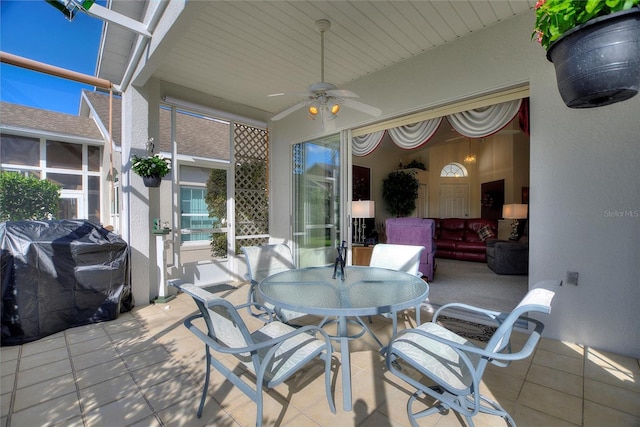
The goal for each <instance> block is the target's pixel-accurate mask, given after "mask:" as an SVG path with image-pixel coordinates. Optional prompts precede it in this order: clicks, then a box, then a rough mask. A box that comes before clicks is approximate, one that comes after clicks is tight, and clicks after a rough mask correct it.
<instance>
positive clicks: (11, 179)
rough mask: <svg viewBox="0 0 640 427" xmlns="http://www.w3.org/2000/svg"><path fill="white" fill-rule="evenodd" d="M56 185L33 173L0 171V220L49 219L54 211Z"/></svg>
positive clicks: (57, 196) (56, 208) (56, 202)
mask: <svg viewBox="0 0 640 427" xmlns="http://www.w3.org/2000/svg"><path fill="white" fill-rule="evenodd" d="M60 188H61V187H60V186H59V185H57V184H54V183H52V182H51V181H47V180H42V179H40V178H37V177H35V176H24V175H22V174H20V173H17V172H0V220H1V221H21V220H39V219H50V218H52V217H53V215H55V214H56V212H58V204H59V201H60Z"/></svg>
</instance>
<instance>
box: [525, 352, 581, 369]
mask: <svg viewBox="0 0 640 427" xmlns="http://www.w3.org/2000/svg"><path fill="white" fill-rule="evenodd" d="M533 363H534V364H538V365H542V366H546V367H548V368H553V369H557V370H559V371H564V372H567V373H569V374H573V375H582V374H583V371H584V362H583V360H582V359H580V358H576V357H571V356H565V355H563V354H559V353H554V352H551V351H547V350H540V349H538V350H537V351H536V354H535V356H534V358H533Z"/></svg>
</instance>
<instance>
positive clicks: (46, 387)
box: [13, 374, 77, 411]
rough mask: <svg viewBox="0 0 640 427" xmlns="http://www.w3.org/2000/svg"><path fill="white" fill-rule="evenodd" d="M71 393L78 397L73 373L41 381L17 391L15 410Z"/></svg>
mask: <svg viewBox="0 0 640 427" xmlns="http://www.w3.org/2000/svg"><path fill="white" fill-rule="evenodd" d="M70 393H73V395H74V397H77V394H76V384H75V382H74V379H73V375H72V374H67V375H63V376H61V377H56V378H53V379H50V380H47V381H43V382H39V383H37V384H34V385H31V386H29V387H24V388H21V389H18V390H17V391H16V400H15V404H14V407H13V410H14V411H22V410H23V409H26V408H28V407H30V406H35V405H38V404H41V403H43V402H46V401H48V400H51V399H55V398H57V397H60V396H64V395H65V394H70Z"/></svg>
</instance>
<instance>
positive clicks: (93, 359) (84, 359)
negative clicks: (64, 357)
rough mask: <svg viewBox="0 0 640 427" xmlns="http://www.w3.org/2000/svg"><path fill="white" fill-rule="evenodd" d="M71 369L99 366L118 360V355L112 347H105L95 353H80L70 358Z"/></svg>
mask: <svg viewBox="0 0 640 427" xmlns="http://www.w3.org/2000/svg"><path fill="white" fill-rule="evenodd" d="M71 360H72V362H73V368H74V369H76V370H82V369H87V368H90V367H92V366H99V365H102V364H103V363H107V362H110V361H114V360H120V355H119V354H118V352H117V351H116V349H115V348H113V347H105V348H101V349H99V350H96V351H91V352H88V353H82V354H79V355H77V356H73V357H72V358H71Z"/></svg>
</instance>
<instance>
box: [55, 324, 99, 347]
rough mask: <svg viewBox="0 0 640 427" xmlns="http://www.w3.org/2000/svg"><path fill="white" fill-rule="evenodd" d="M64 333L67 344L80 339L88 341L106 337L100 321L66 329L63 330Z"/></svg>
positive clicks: (77, 341) (75, 342)
mask: <svg viewBox="0 0 640 427" xmlns="http://www.w3.org/2000/svg"><path fill="white" fill-rule="evenodd" d="M65 335H66V337H67V341H68V342H69V344H77V343H80V342H82V341H90V340H95V339H107V333H106V332H105V330H104V327H103V326H102V323H100V324H95V323H94V324H91V325H86V326H79V327H77V328H72V329H68V330H66V331H65Z"/></svg>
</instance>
